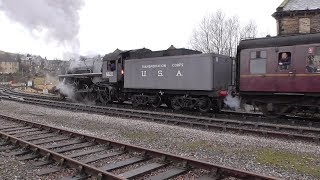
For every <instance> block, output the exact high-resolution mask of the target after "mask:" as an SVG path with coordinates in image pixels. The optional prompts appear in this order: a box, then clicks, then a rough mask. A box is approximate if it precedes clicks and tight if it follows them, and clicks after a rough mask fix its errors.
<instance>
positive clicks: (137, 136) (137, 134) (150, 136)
mask: <svg viewBox="0 0 320 180" xmlns="http://www.w3.org/2000/svg"><path fill="white" fill-rule="evenodd" d="M122 135H123V136H124V137H125V138H127V139H130V140H134V141H147V142H152V141H156V140H157V139H159V138H161V137H160V135H158V134H156V133H154V132H142V131H130V132H124V133H122Z"/></svg>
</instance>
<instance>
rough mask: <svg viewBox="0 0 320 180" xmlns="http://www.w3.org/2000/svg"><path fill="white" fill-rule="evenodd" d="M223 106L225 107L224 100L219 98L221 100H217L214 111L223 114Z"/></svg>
mask: <svg viewBox="0 0 320 180" xmlns="http://www.w3.org/2000/svg"><path fill="white" fill-rule="evenodd" d="M223 106H224V102H223V99H221V98H219V99H217V100H216V101H215V104H214V107H213V110H214V111H215V112H216V113H220V112H221V109H222V108H223Z"/></svg>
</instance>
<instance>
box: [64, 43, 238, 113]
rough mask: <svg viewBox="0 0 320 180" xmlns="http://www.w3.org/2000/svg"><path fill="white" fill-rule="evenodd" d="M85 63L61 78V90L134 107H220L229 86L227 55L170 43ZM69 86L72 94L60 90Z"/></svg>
mask: <svg viewBox="0 0 320 180" xmlns="http://www.w3.org/2000/svg"><path fill="white" fill-rule="evenodd" d="M83 64H84V65H82V66H78V67H76V68H73V69H72V70H71V71H69V72H68V73H67V74H65V75H60V76H59V79H60V82H61V84H60V85H59V86H60V93H61V94H64V95H68V94H69V97H71V98H74V99H76V100H78V101H83V100H88V101H93V102H95V103H98V104H108V103H122V102H124V101H130V102H132V105H133V106H135V107H136V106H152V107H155V108H157V107H159V106H160V105H162V104H166V105H167V106H168V107H171V108H173V109H175V110H179V109H198V110H199V111H201V112H207V111H209V110H211V109H214V110H215V111H220V110H221V108H222V106H223V104H224V103H223V99H224V97H225V96H227V91H228V88H229V86H230V85H231V84H232V59H231V58H230V57H228V56H223V55H217V54H202V53H201V52H199V51H194V50H190V49H184V48H182V49H176V48H174V47H173V46H171V47H170V48H169V49H167V50H163V51H151V50H149V49H146V48H143V49H136V50H128V51H120V50H116V51H114V52H113V53H110V54H107V55H105V56H104V57H103V59H102V60H101V61H100V62H95V63H91V64H90V65H88V64H85V63H83ZM65 87H68V88H65ZM70 88H71V89H72V95H71V94H70V93H67V92H66V91H64V89H68V90H69V91H70Z"/></svg>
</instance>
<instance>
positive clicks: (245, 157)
mask: <svg viewBox="0 0 320 180" xmlns="http://www.w3.org/2000/svg"><path fill="white" fill-rule="evenodd" d="M0 104H1V106H0V110H1V114H4V115H9V116H13V117H17V118H22V119H26V120H30V121H34V122H38V123H42V124H46V125H51V126H56V127H59V128H64V129H67V130H72V131H75V132H79V133H84V134H88V135H93V136H97V137H101V138H106V139H109V140H114V141H119V142H123V143H129V144H134V145H138V146H142V147H146V148H151V149H156V150H161V151H166V152H169V153H173V154H177V155H180V156H186V157H192V158H196V159H200V160H204V161H208V162H211V163H216V164H219V165H224V166H228V167H233V168H238V169H242V170H246V171H251V172H254V173H260V174H263V175H268V176H274V177H278V178H282V179H319V178H320V146H319V144H313V143H307V142H300V141H292V140H281V139H273V138H263V137H259V136H252V135H239V134H231V133H225V132H218V131H204V130H199V129H192V128H185V127H179V126H171V125H165V124H158V123H153V122H147V121H143V120H138V119H123V118H117V117H109V116H103V115H96V114H90V113H82V112H76V111H68V110H59V109H54V108H48V107H41V106H35V105H27V104H23V103H17V102H11V101H6V100H2V101H1V102H0ZM6 158H7V157H5V156H0V159H1V161H3V160H6ZM10 158H11V157H10ZM9 160H11V161H12V159H9ZM16 163H21V162H16ZM19 167H20V166H19ZM2 168H3V166H2V167H1V170H0V171H4V170H3V169H2ZM9 168H12V167H9ZM23 169H24V167H23V166H22V167H21V172H22V171H23ZM7 171H8V170H7ZM0 173H1V172H0ZM17 175H18V176H19V173H18V174H17Z"/></svg>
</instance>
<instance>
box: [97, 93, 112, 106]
mask: <svg viewBox="0 0 320 180" xmlns="http://www.w3.org/2000/svg"><path fill="white" fill-rule="evenodd" d="M97 99H98V100H99V102H101V103H102V105H106V104H108V103H109V102H110V98H109V93H107V91H98V95H97Z"/></svg>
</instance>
